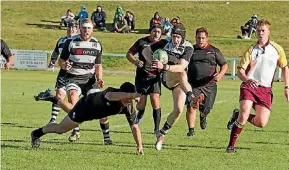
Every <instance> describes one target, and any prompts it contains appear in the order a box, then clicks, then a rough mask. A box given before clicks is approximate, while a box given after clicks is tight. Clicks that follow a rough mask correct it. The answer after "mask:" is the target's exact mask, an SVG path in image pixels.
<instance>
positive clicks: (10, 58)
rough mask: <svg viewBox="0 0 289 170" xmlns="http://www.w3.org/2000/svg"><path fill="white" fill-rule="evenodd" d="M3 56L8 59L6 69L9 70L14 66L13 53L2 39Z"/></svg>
mask: <svg viewBox="0 0 289 170" xmlns="http://www.w3.org/2000/svg"><path fill="white" fill-rule="evenodd" d="M1 55H3V57H4V58H5V59H6V64H5V65H4V67H5V69H7V70H9V68H10V67H11V66H12V65H13V56H12V53H11V51H10V50H9V47H8V46H7V44H6V43H5V41H3V40H2V39H1Z"/></svg>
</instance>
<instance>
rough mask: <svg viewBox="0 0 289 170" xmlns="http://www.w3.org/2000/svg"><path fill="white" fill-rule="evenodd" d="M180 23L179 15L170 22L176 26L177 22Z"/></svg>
mask: <svg viewBox="0 0 289 170" xmlns="http://www.w3.org/2000/svg"><path fill="white" fill-rule="evenodd" d="M180 23H181V19H180V17H179V16H177V17H175V18H173V19H172V20H171V24H172V25H173V27H174V26H176V25H177V24H180Z"/></svg>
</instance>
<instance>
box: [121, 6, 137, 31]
mask: <svg viewBox="0 0 289 170" xmlns="http://www.w3.org/2000/svg"><path fill="white" fill-rule="evenodd" d="M124 19H125V20H126V22H127V25H128V26H129V29H130V32H134V28H135V20H134V15H133V13H132V12H130V11H126V13H125V17H124Z"/></svg>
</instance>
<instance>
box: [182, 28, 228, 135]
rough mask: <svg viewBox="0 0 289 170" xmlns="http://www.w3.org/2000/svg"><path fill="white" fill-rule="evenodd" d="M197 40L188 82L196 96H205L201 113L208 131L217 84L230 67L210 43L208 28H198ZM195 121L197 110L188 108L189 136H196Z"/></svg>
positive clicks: (201, 104) (202, 124)
mask: <svg viewBox="0 0 289 170" xmlns="http://www.w3.org/2000/svg"><path fill="white" fill-rule="evenodd" d="M195 38H196V44H195V45H194V53H193V55H192V57H191V60H190V63H189V65H188V82H189V83H190V85H191V86H192V93H193V94H194V95H197V94H200V93H203V94H204V95H205V98H204V100H203V101H202V103H200V106H199V111H200V126H201V129H206V126H207V116H208V114H209V113H210V111H211V109H212V108H213V105H214V102H215V98H216V94H217V82H219V81H220V80H221V79H222V78H223V76H224V75H225V73H226V71H227V69H228V65H227V62H226V60H225V58H224V56H223V54H222V53H221V51H220V50H219V49H218V48H216V47H214V46H212V45H211V44H209V43H208V31H207V29H206V28H204V27H201V28H198V29H197V30H196V37H195ZM217 66H219V67H220V71H219V73H217V70H216V68H217ZM187 106H189V105H187ZM195 119H196V109H195V108H192V107H188V108H187V123H188V127H189V132H188V133H187V135H188V136H193V135H194V127H195Z"/></svg>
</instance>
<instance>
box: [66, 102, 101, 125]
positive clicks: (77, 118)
mask: <svg viewBox="0 0 289 170" xmlns="http://www.w3.org/2000/svg"><path fill="white" fill-rule="evenodd" d="M84 101H85V97H82V98H81V99H80V100H79V101H78V102H77V103H76V104H75V106H74V107H73V109H72V110H71V111H70V112H69V113H68V116H69V118H70V119H71V120H72V121H74V122H77V123H82V122H84V121H91V120H93V119H96V118H95V115H94V114H91V111H88V110H87V108H86V107H85V104H84Z"/></svg>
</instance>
